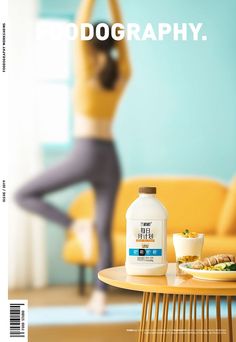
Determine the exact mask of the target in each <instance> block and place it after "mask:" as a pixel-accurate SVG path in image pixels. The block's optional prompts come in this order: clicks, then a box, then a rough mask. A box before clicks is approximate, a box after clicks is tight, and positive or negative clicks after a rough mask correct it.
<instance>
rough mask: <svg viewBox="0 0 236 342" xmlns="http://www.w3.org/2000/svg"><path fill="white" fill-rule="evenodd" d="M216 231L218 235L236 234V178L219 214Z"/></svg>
mask: <svg viewBox="0 0 236 342" xmlns="http://www.w3.org/2000/svg"><path fill="white" fill-rule="evenodd" d="M217 231H218V234H219V235H230V234H231V235H232V234H236V177H235V178H234V179H233V182H232V184H231V186H230V187H229V190H228V193H227V196H226V199H225V202H224V205H223V208H222V211H221V213H220V217H219V221H218V225H217Z"/></svg>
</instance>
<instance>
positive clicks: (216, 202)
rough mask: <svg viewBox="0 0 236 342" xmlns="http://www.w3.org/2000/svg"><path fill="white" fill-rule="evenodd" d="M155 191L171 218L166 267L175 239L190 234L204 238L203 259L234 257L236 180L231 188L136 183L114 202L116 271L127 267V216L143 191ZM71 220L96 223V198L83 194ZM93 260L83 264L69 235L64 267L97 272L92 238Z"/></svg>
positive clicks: (191, 181) (201, 182) (182, 180)
mask: <svg viewBox="0 0 236 342" xmlns="http://www.w3.org/2000/svg"><path fill="white" fill-rule="evenodd" d="M143 185H144V186H156V187H157V196H158V198H159V199H160V200H161V202H162V203H163V204H164V205H165V207H166V208H167V210H168V212H169V219H168V236H167V249H168V253H167V254H168V261H169V262H173V261H174V260H175V255H174V249H173V243H172V233H174V232H181V231H183V230H184V229H186V228H188V229H190V230H193V231H196V232H201V233H204V234H205V243H204V248H203V255H204V256H207V255H212V254H216V253H234V254H236V178H235V179H234V180H233V181H232V184H231V185H230V186H226V185H224V184H222V183H220V182H219V181H216V180H213V179H209V178H197V177H136V178H130V179H127V180H123V181H122V183H121V185H120V189H119V192H118V195H117V199H116V205H115V210H114V217H113V225H112V240H113V256H114V258H113V259H114V260H113V263H114V265H124V262H125V233H126V228H125V226H126V224H125V213H126V210H127V208H128V206H129V205H130V203H131V202H132V201H133V200H134V199H135V198H136V197H137V195H138V188H139V186H143ZM69 214H70V216H71V217H72V218H74V219H78V218H81V219H84V218H86V219H92V218H93V216H94V194H93V192H92V190H88V191H85V192H83V193H81V194H80V195H79V196H78V198H76V199H75V201H74V202H73V203H72V204H71V206H70V208H69ZM93 240H94V241H93V243H94V248H93V254H92V255H91V258H89V259H87V260H86V259H85V258H84V255H83V253H82V250H81V248H80V243H79V241H77V240H76V239H75V236H74V234H73V233H72V232H71V231H69V232H68V233H67V237H66V241H65V244H64V248H63V259H64V261H66V262H68V263H72V264H78V265H84V266H93V265H95V264H96V261H97V255H98V250H97V242H96V235H95V233H94V238H93Z"/></svg>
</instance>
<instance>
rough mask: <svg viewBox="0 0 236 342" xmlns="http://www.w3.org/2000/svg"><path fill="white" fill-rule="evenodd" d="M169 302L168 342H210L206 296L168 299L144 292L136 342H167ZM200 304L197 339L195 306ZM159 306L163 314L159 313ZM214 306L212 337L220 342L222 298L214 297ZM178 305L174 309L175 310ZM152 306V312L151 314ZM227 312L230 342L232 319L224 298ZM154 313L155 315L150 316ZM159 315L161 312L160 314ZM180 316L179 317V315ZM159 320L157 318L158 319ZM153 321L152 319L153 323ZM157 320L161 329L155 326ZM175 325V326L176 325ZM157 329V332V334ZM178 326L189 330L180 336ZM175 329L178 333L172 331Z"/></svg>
mask: <svg viewBox="0 0 236 342" xmlns="http://www.w3.org/2000/svg"><path fill="white" fill-rule="evenodd" d="M170 302H172V320H171V324H170V326H171V330H172V333H170V336H169V339H168V341H169V340H171V342H174V341H176V342H180V341H183V342H185V341H186V342H187V341H188V342H197V341H201V342H209V341H210V332H209V327H210V318H209V302H210V297H209V296H201V297H200V296H199V297H198V296H196V295H190V296H187V295H170V294H158V293H156V294H153V293H148V292H144V293H143V302H142V317H141V322H140V330H139V337H138V342H150V341H152V342H166V341H167V335H168V314H169V303H170ZM187 302H189V316H188V315H187V313H186V311H187V310H186V307H187ZM198 302H199V304H201V306H200V307H199V310H201V311H200V312H201V319H200V324H201V332H200V336H198V335H197V304H198ZM160 303H162V310H160ZM215 304H216V329H217V330H218V331H217V335H216V336H214V341H217V342H221V341H222V331H221V308H220V306H221V297H220V296H216V297H215ZM176 305H177V307H176ZM154 306H155V310H154ZM227 310H228V317H227V321H228V336H227V341H228V342H233V341H234V339H233V319H232V298H231V297H230V296H229V297H227ZM153 311H154V315H152V312H153ZM159 311H160V312H159ZM181 313H182V315H181ZM159 316H160V317H159ZM152 317H153V319H152ZM159 320H160V325H159V324H158V323H159ZM176 321H177V322H176ZM158 326H159V327H160V328H159V329H161V330H160V332H159V333H158ZM181 326H182V328H183V330H184V329H186V327H187V328H188V329H189V331H188V333H186V335H185V334H182V331H181ZM175 327H176V329H177V330H175Z"/></svg>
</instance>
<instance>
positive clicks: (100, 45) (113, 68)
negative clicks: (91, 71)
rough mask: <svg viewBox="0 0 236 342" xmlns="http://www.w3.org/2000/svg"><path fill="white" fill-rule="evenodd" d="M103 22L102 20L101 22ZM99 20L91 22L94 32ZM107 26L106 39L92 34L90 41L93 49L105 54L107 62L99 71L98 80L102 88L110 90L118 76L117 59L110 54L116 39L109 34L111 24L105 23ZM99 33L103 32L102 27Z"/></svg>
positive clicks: (102, 33)
mask: <svg viewBox="0 0 236 342" xmlns="http://www.w3.org/2000/svg"><path fill="white" fill-rule="evenodd" d="M102 23H104V22H102ZM99 24H100V22H97V23H95V24H93V27H94V32H96V28H97V26H98V25H99ZM106 24H107V26H108V28H109V37H108V38H107V39H106V40H99V39H98V38H97V37H96V35H94V37H93V39H92V40H91V43H92V45H93V47H94V49H95V50H98V51H101V52H103V53H105V54H106V55H107V63H106V65H105V66H104V68H103V69H102V70H101V71H100V73H99V81H100V83H101V85H102V87H103V88H105V89H108V90H112V89H114V87H115V84H116V81H117V79H118V76H119V72H118V64H117V60H116V59H115V58H114V57H113V56H112V49H113V48H114V47H115V45H116V41H115V40H114V39H113V38H112V36H111V26H110V25H109V24H108V23H106ZM100 32H101V35H102V36H103V35H104V34H105V29H104V27H101V28H100Z"/></svg>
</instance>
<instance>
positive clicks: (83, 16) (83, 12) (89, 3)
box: [75, 0, 95, 75]
mask: <svg viewBox="0 0 236 342" xmlns="http://www.w3.org/2000/svg"><path fill="white" fill-rule="evenodd" d="M94 6H95V0H82V1H81V4H80V6H79V8H78V12H77V16H76V25H77V28H78V33H79V34H78V37H77V39H76V41H75V72H76V75H77V73H78V74H79V75H80V74H81V71H83V74H84V75H88V74H89V72H90V64H89V58H88V54H89V50H88V42H87V41H85V40H81V39H80V24H82V23H88V22H90V21H91V18H92V13H93V9H94Z"/></svg>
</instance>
